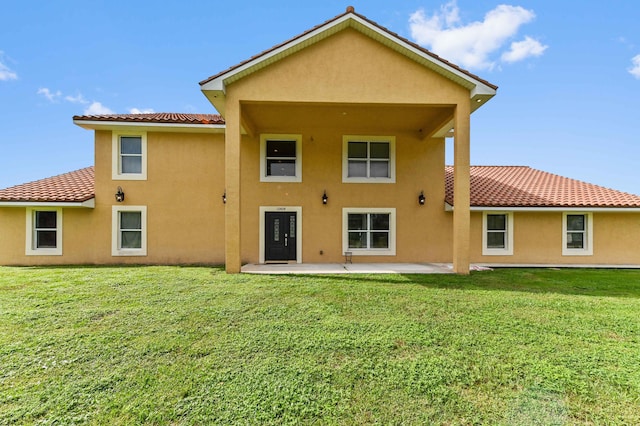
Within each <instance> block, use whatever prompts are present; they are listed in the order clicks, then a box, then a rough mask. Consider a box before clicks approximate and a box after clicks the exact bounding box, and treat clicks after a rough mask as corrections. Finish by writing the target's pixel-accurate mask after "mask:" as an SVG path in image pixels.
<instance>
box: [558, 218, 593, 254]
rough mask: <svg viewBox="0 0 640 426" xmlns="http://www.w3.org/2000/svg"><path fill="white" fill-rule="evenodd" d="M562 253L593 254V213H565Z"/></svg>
mask: <svg viewBox="0 0 640 426" xmlns="http://www.w3.org/2000/svg"><path fill="white" fill-rule="evenodd" d="M562 254H563V255H564V256H572V255H574V256H581V255H582V256H589V255H592V254H593V219H592V214H591V213H563V215H562Z"/></svg>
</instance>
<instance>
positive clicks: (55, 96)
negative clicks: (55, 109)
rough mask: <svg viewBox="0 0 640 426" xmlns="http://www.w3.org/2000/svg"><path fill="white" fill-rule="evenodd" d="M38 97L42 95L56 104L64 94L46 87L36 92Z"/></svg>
mask: <svg viewBox="0 0 640 426" xmlns="http://www.w3.org/2000/svg"><path fill="white" fill-rule="evenodd" d="M36 93H37V94H38V95H42V96H44V97H45V98H47V99H48V100H49V102H56V100H57V99H58V98H59V97H60V96H62V92H61V91H59V90H58V91H56V92H52V91H51V90H49V89H48V88H46V87H41V88H39V89H38V91H37V92H36Z"/></svg>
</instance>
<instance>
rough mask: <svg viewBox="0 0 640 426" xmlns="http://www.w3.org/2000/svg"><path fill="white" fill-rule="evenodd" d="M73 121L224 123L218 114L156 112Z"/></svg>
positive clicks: (84, 116) (104, 115) (77, 116)
mask: <svg viewBox="0 0 640 426" xmlns="http://www.w3.org/2000/svg"><path fill="white" fill-rule="evenodd" d="M73 120H74V121H109V122H128V123H141V124H144V123H167V124H169V123H171V124H196V125H197V124H203V125H205V124H209V125H216V124H217V125H224V124H225V121H224V118H222V116H221V115H218V114H183V113H175V112H156V113H149V114H103V115H74V116H73Z"/></svg>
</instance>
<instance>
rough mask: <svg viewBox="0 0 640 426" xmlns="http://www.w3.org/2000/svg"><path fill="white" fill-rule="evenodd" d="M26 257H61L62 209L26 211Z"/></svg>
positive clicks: (30, 209)
mask: <svg viewBox="0 0 640 426" xmlns="http://www.w3.org/2000/svg"><path fill="white" fill-rule="evenodd" d="M25 253H26V254H27V255H45V256H46V255H48V256H60V255H62V209H60V208H49V209H34V208H28V209H27V241H26V251H25Z"/></svg>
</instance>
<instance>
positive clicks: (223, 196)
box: [222, 191, 227, 204]
mask: <svg viewBox="0 0 640 426" xmlns="http://www.w3.org/2000/svg"><path fill="white" fill-rule="evenodd" d="M222 204H227V191H224V194H222Z"/></svg>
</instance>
